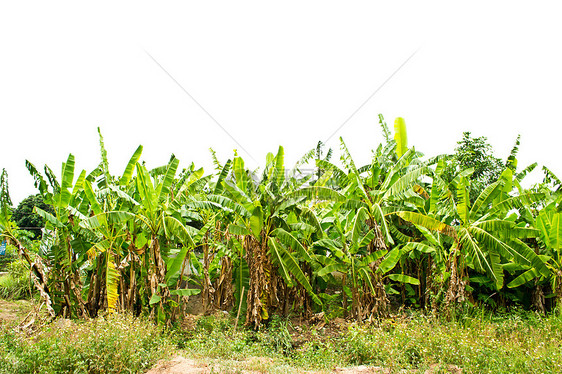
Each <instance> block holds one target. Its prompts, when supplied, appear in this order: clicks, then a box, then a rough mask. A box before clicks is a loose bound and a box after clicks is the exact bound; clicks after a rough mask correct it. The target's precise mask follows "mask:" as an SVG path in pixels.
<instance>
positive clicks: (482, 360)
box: [180, 312, 562, 373]
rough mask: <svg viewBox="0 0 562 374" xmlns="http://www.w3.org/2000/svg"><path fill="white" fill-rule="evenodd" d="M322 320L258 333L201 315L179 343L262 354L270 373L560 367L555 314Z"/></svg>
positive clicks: (231, 355) (195, 350) (206, 351)
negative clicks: (369, 321) (361, 367)
mask: <svg viewBox="0 0 562 374" xmlns="http://www.w3.org/2000/svg"><path fill="white" fill-rule="evenodd" d="M320 326H321V327H320V328H318V326H307V325H301V326H298V325H295V324H291V323H290V322H287V321H280V320H278V321H274V323H272V324H271V325H270V326H269V328H268V329H267V330H266V331H263V332H258V333H255V332H251V331H239V332H234V331H233V329H232V325H231V323H230V322H229V321H228V320H227V319H224V318H222V319H221V318H219V319H217V318H213V317H206V318H204V319H201V320H199V321H198V323H197V325H196V327H195V329H193V330H192V333H190V334H188V335H187V336H185V337H184V339H183V340H181V341H180V344H182V348H183V350H184V351H185V352H186V355H188V356H190V357H195V358H199V359H203V360H209V359H211V360H218V361H219V362H220V360H221V359H222V360H233V359H234V360H239V361H241V362H247V361H248V358H252V357H267V358H268V359H267V360H265V361H264V360H262V361H260V362H258V363H256V365H257V368H254V369H258V371H271V372H280V371H279V370H280V369H281V368H283V370H281V372H291V371H293V369H294V370H296V371H301V372H302V371H303V370H305V369H306V370H316V371H325V372H330V371H333V370H334V369H336V368H341V367H349V366H357V365H369V366H376V367H382V368H385V369H388V370H389V371H390V372H400V371H401V370H407V371H408V372H422V373H423V372H425V371H426V370H429V369H431V368H433V369H432V370H435V367H436V364H440V367H441V368H442V369H443V371H444V372H449V371H450V372H455V370H456V369H455V368H451V369H447V370H445V368H450V365H455V366H456V367H459V368H462V370H463V371H462V372H463V373H562V319H561V318H560V317H557V316H549V317H540V316H537V315H534V314H531V313H518V312H512V313H511V314H506V315H497V316H491V315H477V316H467V315H464V316H462V317H459V318H458V319H457V320H456V321H454V322H448V321H445V320H440V319H435V318H428V317H426V316H424V315H422V314H419V313H415V314H414V315H410V316H408V315H402V316H400V317H397V318H394V319H389V320H386V321H382V322H380V323H375V324H369V325H359V324H355V323H345V322H343V321H336V323H329V324H325V325H322V324H321V325H320ZM224 366H226V367H228V364H227V365H224ZM246 366H247V365H246ZM247 369H252V367H249V368H247Z"/></svg>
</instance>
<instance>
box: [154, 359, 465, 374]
mask: <svg viewBox="0 0 562 374" xmlns="http://www.w3.org/2000/svg"><path fill="white" fill-rule="evenodd" d="M260 365H263V366H264V367H263V369H260V370H249V369H244V367H256V366H257V367H259V366H260ZM271 365H272V362H271V359H269V358H266V357H252V358H250V359H248V360H247V361H237V362H236V364H233V365H228V364H227V361H223V362H222V364H212V363H205V362H202V361H197V360H193V359H189V358H185V357H182V356H177V357H175V358H173V359H172V360H170V361H165V362H160V363H159V364H157V365H156V366H155V367H154V368H152V369H151V370H150V371H148V372H147V373H146V374H209V373H242V374H254V373H264V372H268V371H269V370H267V367H268V366H269V367H270V368H271ZM331 372H332V373H341V374H352V373H364V374H367V373H372V374H390V369H386V368H382V367H377V366H365V365H362V366H355V367H351V368H335V369H333V370H332V371H331ZM303 373H305V374H321V373H322V372H319V371H318V372H317V371H303ZM324 373H325V372H324ZM401 373H404V374H409V373H413V371H410V370H403V371H401ZM437 373H451V374H462V369H461V368H459V367H458V366H455V365H449V366H448V367H441V366H440V365H438V364H435V365H432V366H431V368H430V369H428V370H426V371H425V374H437Z"/></svg>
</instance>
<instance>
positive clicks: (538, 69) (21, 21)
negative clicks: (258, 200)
mask: <svg viewBox="0 0 562 374" xmlns="http://www.w3.org/2000/svg"><path fill="white" fill-rule="evenodd" d="M388 3H390V2H384V3H383V2H372V1H341V2H334V1H307V2H304V1H283V2H276V3H274V2H266V1H256V2H232V1H229V2H210V1H208V2H166V3H161V4H155V3H145V2H138V3H119V4H120V5H116V4H113V3H96V4H95V5H90V6H86V5H78V4H75V3H74V2H56V3H30V2H17V4H16V5H15V6H14V5H6V4H5V3H2V5H0V126H1V133H0V136H1V138H0V139H1V141H0V167H3V168H6V170H7V171H8V173H9V176H10V187H11V194H12V199H13V201H14V204H17V203H18V202H19V201H20V200H21V199H23V198H24V197H26V196H27V195H29V194H31V193H35V189H34V187H33V181H32V178H31V177H30V176H29V173H28V172H27V170H26V169H25V166H24V165H25V164H24V163H25V160H26V159H29V160H30V161H31V162H33V163H35V165H36V166H37V167H38V168H42V167H43V165H44V164H48V165H49V166H50V167H51V168H52V169H53V170H55V172H57V173H60V164H61V162H63V161H64V160H66V158H67V156H68V153H73V154H74V155H75V157H76V162H77V169H78V170H77V173H78V172H79V171H80V170H81V169H86V170H88V171H90V170H92V169H93V168H94V167H95V166H96V165H97V163H98V162H99V159H100V156H99V147H98V139H97V132H96V128H97V127H98V126H100V127H101V129H102V133H103V135H104V138H105V142H106V147H107V149H108V153H109V162H110V167H111V169H112V172H113V173H115V174H118V175H119V174H120V173H121V172H122V171H123V169H124V167H125V165H126V162H127V160H128V159H129V157H130V156H131V154H132V153H133V152H134V150H135V149H136V147H137V146H138V145H139V144H142V145H143V146H144V153H143V157H142V158H143V159H144V160H146V161H147V163H148V166H149V167H156V166H160V165H162V164H165V163H166V162H167V161H168V159H169V157H170V154H171V153H174V154H175V155H176V156H177V157H178V158H179V159H180V161H181V164H180V167H188V165H189V163H191V162H192V161H194V162H195V163H196V166H204V167H205V170H206V172H208V173H209V172H212V163H211V157H210V153H209V151H208V149H209V147H213V148H214V149H215V150H216V151H217V153H218V155H219V158H220V159H221V160H222V161H223V162H224V161H226V159H227V158H229V157H232V152H233V150H234V149H236V148H237V149H238V150H239V153H240V154H241V155H242V156H243V157H244V158H245V159H246V163H247V164H248V165H249V166H251V167H256V166H258V165H263V164H264V160H265V155H266V153H267V152H273V153H275V152H276V151H277V147H278V146H279V145H283V146H284V148H285V153H286V163H287V166H288V167H289V166H290V165H291V164H292V163H293V162H294V161H296V160H297V159H298V158H300V156H301V155H302V154H303V153H304V152H305V151H307V150H309V149H311V148H312V147H314V146H315V145H316V143H317V141H318V140H326V139H327V138H328V137H329V136H330V135H332V133H333V132H334V131H335V130H336V129H337V128H338V127H339V126H340V125H342V123H344V122H345V121H346V120H347V119H348V117H349V116H350V115H351V114H352V113H354V112H355V111H356V110H357V109H358V108H359V107H360V106H361V104H363V103H364V102H365V100H366V99H367V98H368V97H369V96H371V95H372V94H373V92H375V90H377V88H379V87H380V86H381V84H383V82H384V81H385V80H387V79H388V78H389V76H391V75H392V73H393V72H394V71H395V70H396V69H397V68H398V67H399V66H400V65H401V64H403V63H404V61H406V60H407V59H408V57H409V56H411V55H412V54H413V53H414V52H415V51H417V53H416V54H415V55H414V56H413V57H412V58H411V59H410V60H409V61H408V62H407V63H406V64H405V65H404V66H403V67H402V69H400V71H398V72H397V73H396V74H395V75H394V76H393V77H392V79H390V80H389V81H388V82H387V83H386V85H384V87H382V88H381V89H380V90H379V91H378V92H377V94H375V95H374V96H373V97H372V99H371V100H369V101H368V102H367V103H366V104H365V105H364V106H363V107H362V108H361V109H360V110H359V111H358V112H357V113H356V114H355V115H354V116H353V117H352V118H351V119H350V120H349V121H348V122H347V123H346V124H345V126H343V128H342V129H341V130H340V131H338V132H337V133H336V134H335V136H334V137H332V138H331V139H330V141H329V145H330V146H332V147H334V148H335V149H338V148H339V140H338V137H339V136H343V138H344V140H345V141H346V143H347V145H348V147H349V148H350V150H351V153H352V154H353V156H354V158H355V159H356V161H357V163H359V164H363V163H365V162H368V160H369V156H370V150H371V149H373V148H376V146H377V145H378V144H379V143H380V142H381V141H382V134H381V131H380V127H379V125H378V118H377V115H378V113H382V114H383V115H384V116H385V118H386V120H387V122H388V124H389V126H390V128H391V129H392V125H393V122H394V118H395V117H397V116H401V117H404V118H405V120H406V124H407V128H408V138H409V145H414V146H416V148H417V149H418V150H420V151H422V152H424V153H425V154H426V155H428V156H434V155H437V154H440V153H446V152H448V153H450V152H453V150H454V148H455V146H456V142H457V141H458V140H460V138H461V136H462V132H463V131H471V132H472V134H473V135H474V136H486V137H487V138H488V140H489V142H490V143H491V144H492V145H493V147H494V149H495V153H496V156H498V157H501V158H504V159H505V157H507V155H508V153H509V151H510V149H511V147H512V146H513V143H514V141H515V138H516V136H517V134H521V135H522V139H521V140H522V145H521V147H520V154H519V165H520V167H524V166H526V165H528V164H530V163H532V162H534V161H537V162H539V164H541V165H543V164H545V165H547V166H548V167H549V168H550V169H552V170H553V171H555V172H556V173H558V174H559V175H560V176H562V165H561V163H560V160H559V157H558V154H559V150H560V145H559V142H560V135H561V130H560V126H561V125H562V120H561V119H562V114H561V110H560V109H561V103H562V100H561V99H562V93H561V87H562V53H561V50H562V47H561V46H562V43H561V41H560V39H561V36H562V22H560V15H561V14H562V13H561V12H560V9H559V8H558V7H557V5H556V3H555V2H551V3H548V2H527V3H522V2H511V1H510V2H493V3H492V2H475V1H471V2H468V3H466V5H464V6H463V5H452V4H449V3H436V2H424V3H423V4H422V3H421V2H392V3H391V4H390V5H388ZM149 54H150V55H151V56H153V57H154V59H156V60H157V61H158V63H159V64H161V65H162V67H164V69H166V70H167V72H168V73H169V74H170V75H171V76H173V77H174V79H176V80H177V82H179V83H180V84H181V85H182V86H183V87H184V88H185V90H187V91H188V92H189V93H190V94H191V95H192V96H193V98H195V100H197V102H199V103H200V105H201V106H202V107H204V108H205V110H207V111H208V113H210V114H211V115H212V116H213V117H214V118H215V119H216V120H217V121H218V122H219V123H220V124H221V125H222V126H223V127H224V128H225V129H226V130H227V131H228V133H230V134H231V136H232V137H234V138H235V139H236V140H237V141H238V142H239V143H240V144H241V145H242V146H243V147H244V148H245V149H246V150H247V151H248V153H249V154H250V155H251V157H250V155H248V154H246V153H245V152H243V151H242V150H241V148H240V146H239V145H237V144H236V143H235V142H234V141H233V140H232V139H231V138H230V137H229V136H228V135H226V134H225V133H224V132H223V130H221V128H220V127H219V126H218V125H217V124H216V123H215V122H213V120H212V119H210V118H209V116H208V115H207V114H206V113H205V112H204V111H203V110H202V109H201V108H200V107H199V106H198V105H197V104H196V103H195V102H194V101H193V100H192V99H191V98H190V97H189V96H188V95H186V94H185V93H184V92H183V91H182V89H181V88H180V87H178V85H177V84H176V83H175V82H174V81H173V80H172V79H171V78H170V77H169V76H168V75H167V74H166V73H165V72H164V71H163V70H162V69H161V68H160V67H159V66H158V65H157V64H156V63H155V62H154V61H153V60H152V59H151V58H150V56H149ZM252 158H254V159H255V160H257V162H256V161H254V160H253V159H252ZM535 174H536V175H534V176H532V180H533V181H538V180H540V178H541V174H540V173H535ZM533 178H534V179H533Z"/></svg>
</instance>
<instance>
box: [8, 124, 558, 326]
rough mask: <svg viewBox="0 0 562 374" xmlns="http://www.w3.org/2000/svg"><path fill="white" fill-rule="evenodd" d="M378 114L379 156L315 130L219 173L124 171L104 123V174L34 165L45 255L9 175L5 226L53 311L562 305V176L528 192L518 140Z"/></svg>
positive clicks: (168, 315) (135, 158) (364, 315)
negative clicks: (449, 142)
mask: <svg viewBox="0 0 562 374" xmlns="http://www.w3.org/2000/svg"><path fill="white" fill-rule="evenodd" d="M380 125H381V128H382V132H383V136H384V139H385V141H384V143H383V144H380V145H379V146H378V147H377V148H376V149H375V150H373V152H372V158H371V161H370V163H369V164H367V165H357V164H356V163H355V161H354V159H353V157H352V155H351V152H350V150H349V149H348V147H347V145H346V143H345V142H344V141H343V139H340V160H339V162H334V161H332V160H331V158H332V155H333V151H332V150H331V149H330V150H329V151H328V152H326V153H325V152H324V145H323V144H322V143H318V145H317V146H316V147H315V148H313V149H311V150H310V151H309V152H307V153H306V154H305V155H304V156H303V157H302V158H301V159H300V160H299V161H298V162H297V164H296V165H294V167H292V168H290V169H288V168H286V165H285V153H284V149H283V147H279V149H278V150H277V152H276V153H275V154H273V153H269V154H268V155H267V157H266V160H265V164H264V167H263V168H260V169H258V170H250V169H248V168H247V167H246V166H245V164H244V160H243V159H242V157H240V156H239V155H238V154H237V153H236V152H235V153H234V155H233V157H232V158H231V159H228V160H226V162H224V163H223V162H221V161H219V160H218V159H217V158H216V155H215V153H214V152H213V151H212V150H211V153H212V157H213V160H214V164H215V171H214V173H211V174H205V173H204V171H203V169H202V168H197V167H196V166H195V165H194V164H193V163H192V164H190V165H189V166H188V167H186V168H184V169H180V167H179V165H180V161H179V160H178V159H177V158H176V157H175V156H174V155H171V157H170V160H169V162H168V163H167V164H166V165H162V166H160V167H157V168H154V169H148V168H147V167H146V164H145V163H144V162H142V161H141V156H142V151H143V147H142V146H139V147H138V148H137V149H136V150H135V152H134V153H133V154H132V156H131V158H130V160H129V162H128V163H127V165H125V167H124V169H123V172H122V173H121V174H120V175H117V176H115V175H112V174H111V173H110V171H109V161H108V155H107V151H106V149H105V146H104V142H103V138H102V136H101V133H100V134H99V141H100V150H101V162H100V164H99V166H98V167H97V168H95V169H94V170H91V171H86V170H82V171H78V170H77V169H76V167H75V159H74V156H73V155H69V156H68V158H67V160H66V161H65V162H64V163H63V164H62V168H61V172H60V175H56V174H55V173H54V172H53V171H52V170H51V169H50V168H49V167H48V166H44V167H43V168H42V169H39V168H37V167H36V166H35V165H34V164H33V163H31V162H29V161H28V162H26V166H27V169H28V170H29V172H30V173H31V175H32V176H33V178H34V181H35V187H36V188H37V189H38V192H39V194H40V196H41V198H42V200H43V201H44V202H45V203H46V204H48V206H49V209H42V208H41V207H39V206H36V208H35V213H36V214H37V215H39V216H40V217H41V218H42V219H43V220H44V222H45V228H46V230H45V232H44V233H43V235H42V238H41V242H40V243H41V244H40V246H39V250H38V251H37V252H38V253H37V254H35V253H34V251H33V250H32V249H31V248H30V247H29V245H27V244H26V243H27V242H25V241H22V240H21V235H18V232H19V231H18V228H17V226H16V225H15V224H14V222H13V217H11V210H10V209H9V207H10V206H11V201H10V198H9V194H8V186H7V175H6V174H5V173H3V174H2V183H1V191H0V199H1V203H2V212H1V215H0V229H1V231H2V236H3V237H4V238H6V239H7V240H8V241H9V242H10V243H11V244H13V245H14V246H15V248H17V250H18V253H19V254H20V256H21V257H22V258H23V259H24V260H26V261H27V262H28V264H29V265H30V269H31V273H32V279H33V282H34V285H35V287H36V288H37V289H38V291H39V293H40V296H41V298H42V300H43V301H44V303H45V305H46V307H47V310H48V311H49V313H50V314H51V315H52V316H57V315H61V316H65V317H94V316H96V315H98V314H99V313H100V312H102V311H107V312H110V313H112V312H115V311H129V312H131V313H133V314H136V315H147V316H150V317H151V318H153V319H154V320H157V321H160V322H166V323H169V322H173V321H174V320H176V319H178V318H180V317H181V316H182V315H183V313H184V312H185V306H186V301H187V300H188V299H189V297H192V296H194V295H198V294H199V295H200V296H199V298H200V301H201V303H202V307H203V309H204V310H205V311H211V310H213V309H222V310H229V311H232V312H233V314H236V313H240V311H241V312H242V313H241V314H242V316H245V321H246V323H247V324H248V325H251V326H254V327H258V326H260V324H262V323H263V322H264V321H268V320H270V318H271V317H272V316H273V315H289V314H291V313H292V314H299V315H302V316H305V317H310V316H311V315H312V314H313V313H319V312H324V313H327V314H328V315H332V316H333V315H342V316H345V317H351V318H353V319H356V320H364V319H368V318H376V317H381V316H385V315H387V314H388V312H389V310H390V309H391V308H392V307H393V306H398V305H407V306H413V307H419V308H429V309H432V310H438V309H444V310H446V311H451V310H454V309H455V308H457V307H458V306H460V305H462V304H463V303H482V304H486V305H491V306H496V305H498V304H499V305H506V304H509V303H517V304H522V305H524V306H528V307H534V308H537V309H538V310H541V311H544V310H545V308H552V307H554V306H555V305H562V257H561V251H562V214H561V213H560V209H561V201H562V197H561V195H560V193H559V188H560V186H561V185H562V182H560V180H559V179H558V178H557V177H556V176H555V175H554V174H553V173H552V172H550V171H549V170H548V169H546V168H544V173H545V180H544V182H543V183H542V184H539V185H536V186H534V187H533V188H531V189H529V190H525V189H524V188H522V185H521V181H522V179H523V178H524V177H525V176H526V175H527V174H528V173H529V172H530V171H532V170H533V169H534V168H535V167H536V164H534V165H531V166H529V167H527V168H526V169H523V170H522V171H518V170H517V158H516V157H517V152H518V145H519V138H517V141H516V143H515V146H514V148H513V150H512V152H511V154H510V156H509V157H508V159H507V160H506V161H505V162H501V161H499V160H498V159H496V158H494V157H493V156H492V155H491V154H489V153H490V151H491V148H490V147H489V146H488V145H487V143H485V139H483V138H475V139H472V138H470V136H469V134H467V133H465V135H464V138H463V140H462V142H459V144H460V147H459V148H457V153H456V154H455V155H440V156H437V157H432V158H429V159H428V158H425V157H424V155H423V154H421V153H420V152H418V151H416V149H415V148H414V147H411V146H409V145H408V140H407V133H406V125H405V122H404V120H403V119H402V118H398V119H396V121H395V125H394V136H392V134H391V132H390V130H389V129H388V126H387V125H386V123H385V122H384V119H383V118H382V116H380ZM470 152H472V153H474V154H478V157H477V158H473V159H470V157H469V154H470ZM475 152H476V153H475ZM307 171H308V172H307ZM550 298H553V299H554V302H552V301H550V300H549V299H550Z"/></svg>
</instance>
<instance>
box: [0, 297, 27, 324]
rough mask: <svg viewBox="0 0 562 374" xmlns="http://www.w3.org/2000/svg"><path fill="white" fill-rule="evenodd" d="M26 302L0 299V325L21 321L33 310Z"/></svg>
mask: <svg viewBox="0 0 562 374" xmlns="http://www.w3.org/2000/svg"><path fill="white" fill-rule="evenodd" d="M33 307H34V304H33V302H31V301H28V300H17V301H7V300H2V299H0V324H5V323H10V322H14V321H17V322H19V321H21V320H23V319H24V318H25V316H26V315H27V314H28V313H29V312H30V311H31V310H32V309H33Z"/></svg>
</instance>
